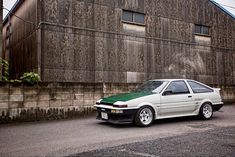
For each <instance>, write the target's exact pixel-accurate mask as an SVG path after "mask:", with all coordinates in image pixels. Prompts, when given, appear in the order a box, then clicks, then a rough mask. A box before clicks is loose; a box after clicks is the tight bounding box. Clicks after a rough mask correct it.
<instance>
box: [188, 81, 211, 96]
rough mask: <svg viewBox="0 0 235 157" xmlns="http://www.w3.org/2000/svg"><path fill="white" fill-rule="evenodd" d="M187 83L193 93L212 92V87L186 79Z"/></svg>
mask: <svg viewBox="0 0 235 157" xmlns="http://www.w3.org/2000/svg"><path fill="white" fill-rule="evenodd" d="M188 84H189V85H190V87H191V88H192V90H193V92H194V93H209V92H213V90H212V89H210V88H208V87H206V86H203V85H201V84H199V83H197V82H194V81H188Z"/></svg>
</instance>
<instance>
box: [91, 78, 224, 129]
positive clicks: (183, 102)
mask: <svg viewBox="0 0 235 157" xmlns="http://www.w3.org/2000/svg"><path fill="white" fill-rule="evenodd" d="M222 106H223V102H222V99H221V96H220V89H219V88H211V87H209V86H207V85H205V84H202V83H200V82H197V81H194V80H186V79H163V80H151V81H148V82H146V83H144V84H143V85H141V86H140V87H139V88H137V89H136V90H135V91H134V92H131V93H127V94H119V95H114V96H111V97H107V98H103V99H101V100H99V101H97V102H96V105H95V106H94V107H95V109H96V110H97V112H98V114H97V119H100V120H104V121H108V122H111V123H115V124H124V123H135V124H137V125H139V126H149V125H150V124H151V123H152V122H153V120H156V119H163V118H173V117H183V116H194V115H195V116H196V115H199V116H200V117H201V118H203V119H206V120H208V119H210V118H211V117H212V115H213V112H214V111H219V110H220V108H221V107H222Z"/></svg>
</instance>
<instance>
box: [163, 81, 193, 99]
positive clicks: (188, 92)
mask: <svg viewBox="0 0 235 157" xmlns="http://www.w3.org/2000/svg"><path fill="white" fill-rule="evenodd" d="M175 82H183V83H184V84H185V86H186V88H187V89H188V91H187V92H184V93H182V92H180V93H173V92H172V94H166V95H164V93H165V92H167V89H168V88H169V86H170V85H171V84H172V83H175ZM183 94H191V92H190V89H189V87H188V85H187V83H186V82H185V81H184V80H177V81H172V82H170V83H169V84H168V86H167V87H166V89H165V90H164V92H163V95H164V96H169V95H183Z"/></svg>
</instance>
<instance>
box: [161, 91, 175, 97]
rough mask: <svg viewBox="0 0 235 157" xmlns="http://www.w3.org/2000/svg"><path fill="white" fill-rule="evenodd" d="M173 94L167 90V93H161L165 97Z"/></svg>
mask: <svg viewBox="0 0 235 157" xmlns="http://www.w3.org/2000/svg"><path fill="white" fill-rule="evenodd" d="M172 94H173V91H171V90H169V91H165V92H163V93H162V95H163V96H166V95H172Z"/></svg>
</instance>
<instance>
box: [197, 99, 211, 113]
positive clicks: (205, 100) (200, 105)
mask: <svg viewBox="0 0 235 157" xmlns="http://www.w3.org/2000/svg"><path fill="white" fill-rule="evenodd" d="M206 102H209V103H211V104H212V105H213V103H212V101H211V100H210V99H203V100H202V101H201V103H200V104H199V107H198V109H197V113H199V111H200V108H201V107H202V105H203V104H204V103H206Z"/></svg>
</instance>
